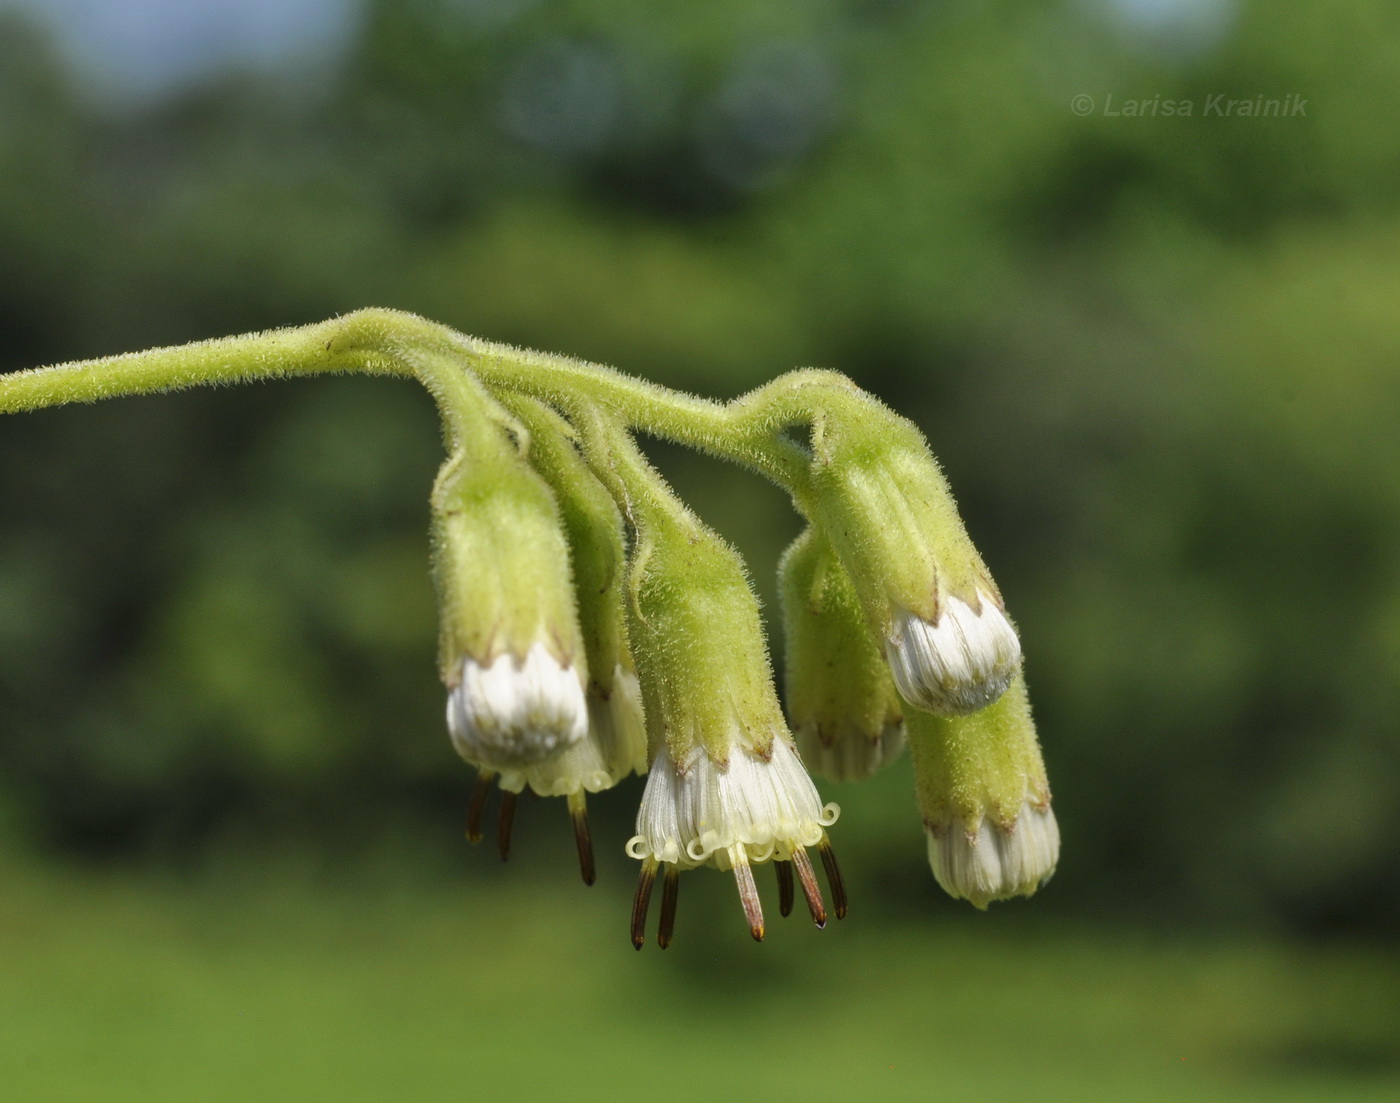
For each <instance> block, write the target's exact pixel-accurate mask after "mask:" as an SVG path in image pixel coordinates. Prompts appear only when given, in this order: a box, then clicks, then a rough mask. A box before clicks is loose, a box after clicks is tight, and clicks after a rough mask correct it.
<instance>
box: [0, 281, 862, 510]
mask: <svg viewBox="0 0 1400 1103" xmlns="http://www.w3.org/2000/svg"><path fill="white" fill-rule="evenodd" d="M464 369H470V374H469V373H468V371H465V370H464ZM332 373H359V374H365V375H392V376H401V377H409V378H415V379H417V380H419V382H421V383H422V384H423V385H424V386H425V387H427V389H428V390H429V391H430V392H431V393H432V395H433V397H434V399H435V400H436V401H437V404H438V408H439V410H440V411H441V413H442V417H443V422H444V426H445V429H446V432H447V436H448V439H449V446H450V447H453V448H454V449H455V448H456V447H457V446H458V445H460V444H461V443H462V442H463V441H464V440H466V439H467V438H469V437H470V435H471V434H472V432H474V431H475V430H473V428H472V426H473V425H474V424H476V423H477V422H478V421H479V417H480V411H481V407H482V401H483V398H484V395H483V394H482V393H481V390H480V388H479V387H478V386H477V384H476V382H475V380H473V379H471V378H470V375H475V376H476V378H477V379H480V381H481V382H482V383H484V384H486V385H487V386H488V387H490V388H493V389H501V390H509V391H516V392H519V393H521V394H528V395H532V396H534V397H536V398H539V399H541V400H543V401H545V402H548V403H550V404H551V405H554V406H556V407H558V408H559V409H561V410H563V411H565V412H566V413H568V414H570V416H571V417H572V416H574V415H576V414H577V412H578V410H579V409H580V408H581V407H582V406H584V405H589V404H600V405H602V406H604V407H606V408H607V409H609V410H610V411H612V413H613V414H614V415H615V416H616V417H617V418H618V419H620V420H621V422H622V423H623V424H624V425H626V426H628V427H630V428H635V429H639V430H641V431H642V432H645V433H647V434H649V435H652V436H657V437H661V438H664V439H667V440H671V441H675V442H676V443H679V444H684V445H688V446H690V447H693V448H697V449H700V450H701V451H704V452H708V453H710V454H712V455H715V456H718V457H720V458H722V459H726V460H731V461H734V462H737V463H740V464H743V465H745V466H747V467H750V468H753V469H755V470H757V471H759V472H761V473H763V474H764V475H766V476H768V477H769V478H771V479H772V480H773V481H775V482H777V483H778V484H779V485H780V486H782V487H784V488H785V489H786V490H788V491H789V492H790V493H791V494H792V495H793V497H794V500H795V502H796V504H797V506H798V508H799V509H800V510H802V512H804V513H808V512H809V510H808V509H807V501H806V499H807V497H808V493H807V479H808V467H809V465H810V463H811V455H810V453H809V452H808V450H807V449H806V448H804V447H803V446H802V445H800V444H798V443H797V442H796V441H794V440H792V439H790V438H789V437H788V436H787V431H788V430H789V429H792V428H798V427H806V426H810V427H811V429H812V432H813V436H814V439H817V438H819V437H820V434H821V433H822V432H823V428H824V426H825V425H826V423H827V421H828V420H830V419H848V418H854V417H860V416H863V415H866V414H868V413H869V412H870V410H871V409H883V408H882V407H879V404H878V403H875V402H874V400H873V399H871V398H870V397H869V396H867V395H865V394H864V393H863V392H861V391H860V390H859V389H858V388H856V387H855V386H854V384H852V383H851V382H850V381H849V380H848V379H846V378H845V377H844V376H841V375H839V374H837V373H834V372H822V371H811V370H808V371H797V372H790V373H788V374H787V375H784V376H781V377H779V378H778V379H776V380H774V381H773V382H771V383H769V384H767V385H765V386H763V387H760V388H758V389H757V390H755V391H752V392H750V393H749V394H747V395H745V396H743V397H741V398H737V399H735V400H733V401H732V402H728V403H720V402H714V401H711V400H709V399H703V398H698V397H696V396H694V395H687V394H682V393H679V392H676V391H672V390H668V389H667V388H665V387H661V386H659V385H657V384H655V383H650V382H647V381H645V380H641V379H636V378H634V377H632V376H628V375H625V374H623V373H622V372H619V371H616V370H614V369H612V368H608V367H605V366H602V365H598V364H589V363H585V362H583V361H580V360H574V359H572V358H569V357H564V356H553V355H549V354H546V353H538V352H531V351H528V350H523V349H516V348H512V347H510V346H508V345H498V344H492V343H490V342H487V341H480V340H477V339H476V338H473V337H467V336H465V335H463V334H461V333H458V332H456V331H455V330H452V329H450V328H448V327H447V326H443V325H439V324H438V323H435V322H430V321H428V320H427V319H426V318H421V317H419V316H417V315H415V314H409V313H406V312H403V311H396V310H382V309H374V308H371V309H365V310H357V311H354V312H353V313H350V314H346V315H343V316H342V317H339V318H333V319H331V320H329V321H325V322H319V323H316V324H313V325H308V326H301V327H297V328H294V329H282V330H272V331H267V332H263V333H251V334H245V335H242V336H237V337H224V338H218V339H216V340H212V341H200V342H196V343H194V344H189V345H180V346H173V347H168V348H157V349H150V350H147V351H144V352H135V353H127V354H124V355H121V356H109V357H102V358H100V359H95V360H83V361H74V362H71V363H67V364H58V365H55V366H53V367H47V368H36V369H31V370H29V371H21V372H14V373H11V374H8V375H4V376H0V413H17V412H20V411H25V410H37V409H42V408H44V407H48V406H57V405H63V404H66V403H70V402H94V401H97V400H98V399H102V398H114V397H118V396H121V395H133V394H150V393H154V392H161V391H173V390H182V389H184V388H187V387H194V386H202V385H209V384H223V383H238V382H250V381H253V380H260V379H277V378H287V377H292V376H301V375H323V374H332Z"/></svg>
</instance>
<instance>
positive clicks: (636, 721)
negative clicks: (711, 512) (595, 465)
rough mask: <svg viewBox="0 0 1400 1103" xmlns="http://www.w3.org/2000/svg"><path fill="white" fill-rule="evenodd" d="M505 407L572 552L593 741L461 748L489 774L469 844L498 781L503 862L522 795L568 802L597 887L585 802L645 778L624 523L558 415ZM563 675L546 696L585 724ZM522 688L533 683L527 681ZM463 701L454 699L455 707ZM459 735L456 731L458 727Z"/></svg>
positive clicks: (529, 405) (545, 726)
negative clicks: (528, 750) (508, 751)
mask: <svg viewBox="0 0 1400 1103" xmlns="http://www.w3.org/2000/svg"><path fill="white" fill-rule="evenodd" d="M502 401H503V404H504V405H505V406H506V408H507V409H508V410H509V412H510V413H511V414H512V415H513V416H514V417H516V418H517V419H518V424H519V426H520V427H521V430H522V433H521V435H522V438H523V446H522V448H523V451H524V452H525V454H526V455H527V457H528V459H529V461H530V464H531V466H532V467H533V469H534V471H535V472H538V474H539V475H540V476H541V477H542V478H543V479H544V480H545V481H546V482H547V483H548V486H549V489H550V491H551V492H552V495H553V501H554V502H555V503H556V504H557V507H558V515H559V521H560V524H561V525H562V528H563V532H564V536H565V539H566V541H567V544H568V560H569V562H571V564H572V567H573V583H574V593H573V597H574V600H575V602H576V606H577V610H578V616H577V623H578V626H579V632H580V634H581V637H582V645H583V651H584V653H585V654H586V655H587V660H588V661H587V670H588V672H589V676H588V679H587V682H586V685H585V686H584V687H583V689H582V691H581V692H582V696H583V697H584V698H585V699H586V706H585V710H583V711H585V712H586V717H587V719H586V727H587V734H586V736H584V737H582V738H578V739H577V740H574V739H560V740H558V741H557V742H556V743H555V745H554V747H553V748H552V749H550V750H548V751H547V752H546V753H544V754H543V755H541V756H540V757H538V758H536V759H532V760H527V759H524V758H523V757H522V758H519V759H518V760H517V761H509V760H508V759H506V758H505V757H503V756H502V755H500V754H494V755H492V756H491V757H489V758H485V759H484V760H483V758H482V757H480V756H479V752H478V749H477V748H475V747H469V746H463V745H459V750H460V751H461V752H462V754H463V757H465V758H467V759H468V760H469V761H473V762H476V764H477V765H478V766H479V767H481V769H480V772H479V773H478V778H477V786H476V790H475V792H474V793H473V798H472V803H471V807H470V810H469V813H468V822H467V836H468V838H470V839H473V840H474V841H475V840H476V839H479V838H480V837H481V819H482V815H483V812H484V805H485V799H486V795H487V792H488V791H489V789H490V787H491V785H492V784H493V783H494V784H495V785H497V786H498V787H499V788H500V789H501V792H502V798H501V818H500V826H499V829H498V844H499V847H500V850H501V854H502V856H503V857H504V856H505V855H506V854H507V853H508V852H509V847H510V836H511V820H512V817H513V815H514V811H515V797H516V795H517V794H519V793H521V792H523V791H524V790H525V789H526V788H528V789H530V790H531V791H532V792H534V793H536V794H538V795H540V796H546V797H559V796H562V797H565V798H566V799H567V801H568V807H569V814H570V818H571V819H572V821H573V826H574V835H575V841H576V843H577V847H578V855H579V867H580V870H581V871H582V874H583V879H584V881H585V882H588V883H590V884H591V883H592V881H593V878H594V860H593V846H592V839H591V834H590V831H589V826H588V810H587V796H586V795H587V794H588V793H599V792H602V791H604V790H606V789H610V788H612V787H613V786H614V785H616V784H617V783H618V782H619V781H621V780H622V779H623V778H624V777H626V776H627V775H629V774H631V773H633V772H638V773H644V772H645V771H646V727H645V721H644V719H643V715H642V700H641V690H640V688H639V686H638V684H637V676H636V672H635V668H634V665H633V661H632V655H631V651H630V649H629V647H628V643H627V629H626V613H625V610H624V608H623V602H622V576H623V562H624V542H623V530H622V517H621V515H620V513H619V512H618V509H617V506H616V505H615V504H614V502H613V500H612V497H611V496H610V495H609V494H608V492H607V491H606V489H604V487H603V486H602V485H601V484H600V483H599V482H598V480H597V478H596V477H595V476H594V475H593V474H592V473H591V472H590V471H589V469H588V466H587V464H586V463H585V462H584V460H583V458H582V456H580V455H579V453H578V450H577V448H576V447H575V445H574V443H573V440H572V430H571V428H570V427H569V425H568V423H567V422H566V421H565V420H564V419H563V418H562V417H561V416H560V415H559V414H558V413H556V412H555V411H554V410H552V409H550V408H549V407H547V406H544V405H543V404H542V403H539V402H536V401H535V400H533V399H530V398H526V397H523V396H520V395H509V396H504V397H503V399H502ZM551 673H553V674H555V676H556V677H558V676H559V675H560V674H562V673H563V672H558V671H557V668H555V671H551ZM563 676H564V677H565V678H567V679H568V681H569V683H570V684H569V686H568V687H567V689H566V687H565V686H563V685H558V686H556V687H555V689H556V691H557V692H555V693H554V694H540V695H538V696H539V697H541V698H544V699H548V700H553V701H556V702H557V701H559V700H561V699H563V698H564V697H565V695H566V692H567V696H568V698H569V706H570V708H569V717H570V720H571V722H573V723H577V722H578V720H579V716H580V710H579V709H578V701H577V699H576V697H575V689H576V685H577V678H576V677H574V672H573V671H570V672H568V674H564V675H563ZM515 684H517V685H520V684H522V683H521V682H519V681H517V682H516V683H515ZM523 684H525V685H531V684H533V682H532V680H531V679H525V680H524V683H523ZM460 696H461V695H460V694H457V695H454V702H455V701H456V700H457V699H458V698H459V697H460ZM562 719H563V718H562V717H546V718H545V722H543V723H540V724H529V723H527V724H525V725H523V727H524V729H525V730H526V731H527V732H545V733H554V732H557V731H558V730H559V725H558V724H557V723H555V721H556V720H562ZM453 730H454V733H455V731H456V730H457V728H456V727H454V728H453ZM478 742H480V740H478ZM474 754H477V755H478V757H473V755H474Z"/></svg>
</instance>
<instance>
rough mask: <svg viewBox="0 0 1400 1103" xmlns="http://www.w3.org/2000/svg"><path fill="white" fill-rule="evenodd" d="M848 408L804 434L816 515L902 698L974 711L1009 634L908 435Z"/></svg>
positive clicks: (878, 416)
mask: <svg viewBox="0 0 1400 1103" xmlns="http://www.w3.org/2000/svg"><path fill="white" fill-rule="evenodd" d="M855 409H856V410H857V411H859V414H858V416H853V417H851V418H849V419H846V420H843V422H842V423H841V424H840V426H839V427H832V426H827V427H826V428H825V429H824V431H823V432H821V433H818V434H814V456H815V458H814V460H813V463H812V468H811V472H812V490H813V498H814V501H815V503H816V510H817V519H818V520H819V522H820V523H821V526H822V531H823V532H824V533H825V534H826V535H827V537H828V538H829V539H830V541H831V543H832V545H833V547H835V549H836V552H837V554H838V556H839V557H840V559H841V562H842V564H843V565H844V566H845V567H846V569H847V571H849V572H850V575H851V579H852V581H853V582H854V583H855V587H856V591H857V593H859V595H860V599H861V604H862V605H863V606H864V608H865V615H866V618H867V619H868V621H869V624H870V628H871V630H872V631H873V632H874V633H875V635H876V638H877V639H879V640H881V641H882V643H883V647H884V651H885V656H886V658H887V660H888V662H889V665H890V671H891V673H892V674H893V676H894V680H895V684H896V685H897V686H898V688H899V692H900V693H901V695H903V697H904V699H905V700H907V701H908V702H909V703H910V704H912V705H914V706H915V707H916V708H920V709H924V710H926V711H929V712H934V713H938V714H941V715H960V714H965V713H969V712H975V711H976V710H978V709H980V708H983V707H985V706H986V705H988V704H989V703H991V702H992V701H994V700H996V699H997V697H998V696H1000V695H1001V693H1002V692H1003V691H1004V690H1005V689H1006V687H1007V685H1008V684H1009V683H1010V681H1011V677H1012V675H1013V674H1014V673H1015V670H1016V665H1017V663H1018V662H1019V660H1020V655H1021V645H1020V641H1019V640H1018V639H1017V636H1016V631H1015V629H1014V628H1013V627H1012V626H1011V622H1010V621H1009V620H1008V619H1007V617H1006V614H1005V611H1004V609H1003V607H1002V602H1001V596H1000V594H999V592H998V591H997V588H996V584H995V583H994V582H993V581H992V576H991V574H990V573H989V572H988V571H987V568H986V566H985V565H984V564H983V562H982V559H981V557H980V556H979V555H978V554H977V549H976V548H974V547H973V545H972V541H971V539H970V538H969V537H968V535H967V531H966V529H964V527H963V523H962V519H961V518H960V517H959V516H958V511H957V507H956V505H955V504H954V502H953V497H952V494H951V492H950V491H949V489H948V484H947V481H946V480H945V479H944V478H943V474H942V472H941V471H939V469H938V465H937V463H935V461H934V459H933V456H932V455H930V453H929V451H928V447H927V445H926V444H925V443H924V440H923V437H922V436H921V435H920V434H919V431H918V430H917V429H916V428H915V427H914V426H913V425H912V424H911V423H909V422H907V421H905V420H904V419H903V418H899V417H896V416H895V415H894V414H892V413H890V412H889V411H887V410H885V409H884V408H883V407H880V406H878V405H877V404H875V403H874V402H873V400H870V401H868V402H866V403H863V404H861V405H859V406H857V407H855Z"/></svg>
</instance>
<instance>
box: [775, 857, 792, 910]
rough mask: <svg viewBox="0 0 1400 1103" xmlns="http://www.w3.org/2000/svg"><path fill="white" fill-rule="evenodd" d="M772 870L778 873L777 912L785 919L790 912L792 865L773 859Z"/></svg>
mask: <svg viewBox="0 0 1400 1103" xmlns="http://www.w3.org/2000/svg"><path fill="white" fill-rule="evenodd" d="M773 872H774V873H776V874H777V875H778V914H779V915H781V916H782V917H783V918H784V919H786V918H787V917H788V916H790V915H791V914H792V899H793V898H792V866H791V865H790V864H789V863H787V862H777V861H775V862H774V863H773Z"/></svg>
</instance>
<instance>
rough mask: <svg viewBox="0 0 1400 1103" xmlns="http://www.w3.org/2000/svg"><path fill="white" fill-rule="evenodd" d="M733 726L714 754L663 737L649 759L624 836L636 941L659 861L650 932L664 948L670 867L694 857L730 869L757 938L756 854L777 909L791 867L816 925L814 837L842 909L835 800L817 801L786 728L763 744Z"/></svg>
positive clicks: (819, 907) (787, 896) (785, 902)
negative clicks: (631, 825)
mask: <svg viewBox="0 0 1400 1103" xmlns="http://www.w3.org/2000/svg"><path fill="white" fill-rule="evenodd" d="M733 735H734V737H735V738H734V740H733V742H732V743H731V744H730V747H729V752H728V755H727V756H726V757H725V758H723V759H716V758H714V757H713V756H712V755H711V753H710V751H709V750H708V749H707V748H706V747H705V746H696V747H692V748H691V750H690V752H689V754H687V755H686V757H685V758H684V759H683V760H682V761H681V762H679V763H677V762H675V761H673V759H672V757H671V752H670V750H669V749H668V748H667V747H665V746H663V747H662V748H661V750H660V752H659V753H658V754H657V756H656V758H655V759H654V760H653V761H652V764H651V773H650V775H649V776H648V777H647V787H646V793H645V794H644V795H643V797H642V806H641V809H640V810H639V811H638V813H637V834H636V835H634V836H633V837H632V838H631V840H629V842H628V843H627V853H628V855H629V856H631V857H633V858H637V859H639V860H640V861H641V862H642V875H641V880H640V882H639V884H638V889H637V898H636V902H635V905H634V909H633V924H632V941H633V944H634V945H636V946H637V948H638V949H641V947H642V944H643V942H644V940H645V934H644V929H645V923H646V912H647V903H648V900H649V897H650V893H651V886H652V883H653V881H654V880H655V878H656V875H657V871H658V870H659V869H661V868H662V867H664V868H665V896H664V899H663V906H662V913H661V931H660V935H659V939H658V941H659V942H660V944H661V946H662V947H663V948H665V947H666V946H667V945H669V944H670V941H671V936H672V932H673V929H674V922H675V899H676V888H677V877H678V874H679V873H680V872H681V871H682V870H687V869H695V868H697V867H699V866H706V865H707V866H712V867H713V868H715V869H720V870H732V871H733V873H734V879H735V881H736V883H737V884H738V888H739V898H740V901H741V903H742V904H743V907H744V914H745V917H746V918H747V920H748V923H749V932H750V934H752V935H753V937H754V938H755V939H758V940H760V941H761V940H762V939H763V933H764V923H763V908H762V905H761V904H760V902H759V898H758V889H757V886H756V885H755V883H754V879H753V872H752V869H751V867H752V866H754V865H757V864H759V863H761V862H768V861H771V862H774V863H775V867H776V868H777V869H778V871H779V872H778V878H779V890H780V896H781V899H780V910H781V912H782V914H783V915H787V914H788V912H789V911H791V909H792V870H793V868H795V869H796V871H797V876H798V879H799V881H800V883H801V885H802V891H803V895H804V896H805V898H806V900H807V904H808V907H809V909H810V911H811V913H812V919H813V921H814V922H815V923H816V924H817V926H819V927H821V926H825V924H826V904H825V901H824V900H823V899H822V894H821V889H820V888H819V887H818V885H817V881H816V875H815V872H814V870H813V868H812V860H811V857H810V856H809V855H808V853H807V851H808V848H811V847H816V848H817V850H818V852H819V853H820V855H821V857H822V860H823V862H824V863H825V865H826V868H827V876H828V880H829V881H830V884H831V889H832V893H833V896H834V900H835V907H836V913H837V916H838V918H839V917H841V916H843V915H844V914H845V910H846V907H845V893H844V888H843V886H842V883H841V879H840V873H839V870H838V869H837V867H836V864H835V856H834V854H833V852H832V849H831V843H830V841H829V840H828V838H827V834H826V829H827V828H828V827H830V826H831V825H832V824H833V823H835V822H836V817H837V815H838V814H839V812H840V809H838V808H837V807H836V805H834V804H825V805H824V804H823V803H822V801H821V798H820V797H819V796H818V795H817V789H816V786H815V785H813V784H812V779H811V778H810V777H808V776H807V771H806V770H805V769H803V767H802V762H801V760H800V759H799V758H798V757H797V752H796V751H795V749H794V748H793V747H792V745H791V744H790V742H789V740H788V736H787V734H786V733H785V732H782V731H779V732H777V733H775V734H773V735H772V736H771V738H770V739H769V741H768V743H767V745H766V746H761V745H760V746H755V745H754V744H752V743H751V742H749V740H748V738H747V737H746V736H745V734H744V733H743V731H742V730H741V729H740V728H739V727H738V726H737V725H736V727H735V730H734V732H733ZM789 863H791V864H790V865H789Z"/></svg>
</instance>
